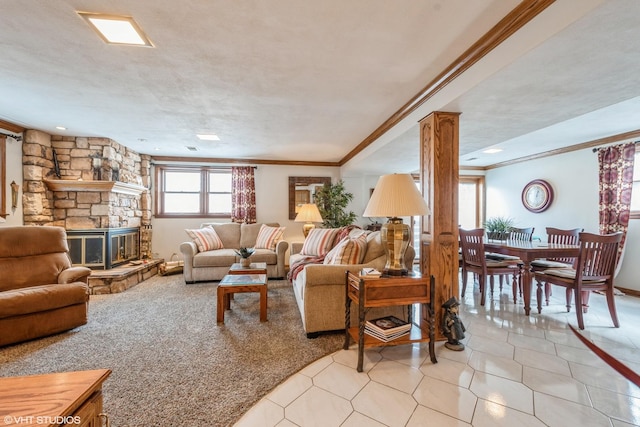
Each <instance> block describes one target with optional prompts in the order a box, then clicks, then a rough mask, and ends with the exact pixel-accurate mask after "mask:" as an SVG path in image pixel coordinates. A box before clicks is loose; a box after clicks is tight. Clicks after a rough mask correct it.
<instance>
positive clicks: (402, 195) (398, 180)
mask: <svg viewBox="0 0 640 427" xmlns="http://www.w3.org/2000/svg"><path fill="white" fill-rule="evenodd" d="M428 214H429V207H428V206H427V203H426V202H425V200H424V198H423V197H422V194H420V191H418V188H417V187H416V184H415V182H414V181H413V178H412V177H411V175H410V174H391V175H382V176H381V177H380V178H379V179H378V183H377V184H376V187H375V189H374V190H373V194H372V195H371V198H370V199H369V203H368V204H367V207H366V209H365V210H364V213H363V214H362V216H364V217H384V216H386V217H388V218H389V222H387V223H386V224H383V225H382V228H381V230H380V238H381V239H382V245H383V246H384V247H385V250H386V252H387V263H386V265H385V267H384V271H383V273H384V274H387V275H390V276H404V275H407V274H408V272H409V269H408V268H407V267H406V266H405V264H404V254H405V252H406V250H407V246H409V242H410V241H411V232H410V229H409V226H408V225H407V224H404V223H403V222H402V218H400V217H406V216H416V215H420V216H422V215H428Z"/></svg>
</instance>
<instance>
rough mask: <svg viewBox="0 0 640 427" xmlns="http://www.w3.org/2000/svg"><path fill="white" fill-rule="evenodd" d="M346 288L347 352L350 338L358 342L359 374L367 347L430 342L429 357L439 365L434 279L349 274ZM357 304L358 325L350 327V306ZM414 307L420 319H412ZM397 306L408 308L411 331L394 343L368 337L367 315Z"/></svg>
mask: <svg viewBox="0 0 640 427" xmlns="http://www.w3.org/2000/svg"><path fill="white" fill-rule="evenodd" d="M345 276H346V279H345V280H346V286H345V293H346V298H345V339H344V347H343V348H344V349H345V350H347V349H348V348H349V344H350V341H351V339H352V338H353V340H354V341H357V343H358V367H357V369H358V372H362V364H363V360H364V349H365V348H368V347H379V346H392V345H401V344H411V343H416V342H427V341H428V342H429V356H430V358H431V362H432V363H438V360H437V359H436V353H435V325H434V323H435V314H434V311H433V302H434V301H435V279H434V277H433V276H431V277H430V279H429V280H427V278H425V277H422V276H421V275H419V274H415V275H413V276H401V277H380V278H368V277H361V276H358V275H356V274H353V273H351V272H350V271H347V272H346V275H345ZM352 302H354V303H356V305H357V310H358V326H357V327H353V328H352V327H351V325H350V320H351V303H352ZM413 304H420V316H419V319H415V320H414V319H413ZM394 305H406V306H407V318H408V321H409V323H411V324H412V326H411V332H410V333H409V334H408V335H404V336H401V337H399V338H396V339H394V340H392V341H386V342H385V341H382V340H379V339H377V338H375V337H373V336H370V335H368V334H365V332H364V330H365V315H366V313H367V311H369V309H370V308H372V307H387V306H394Z"/></svg>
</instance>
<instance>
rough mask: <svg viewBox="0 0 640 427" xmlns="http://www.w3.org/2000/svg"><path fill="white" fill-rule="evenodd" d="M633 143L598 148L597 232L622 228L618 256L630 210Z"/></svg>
mask: <svg viewBox="0 0 640 427" xmlns="http://www.w3.org/2000/svg"><path fill="white" fill-rule="evenodd" d="M635 153H636V144H635V143H634V142H629V143H626V144H620V145H615V146H611V147H605V148H601V149H599V150H598V163H599V164H600V234H610V233H615V232H617V231H622V233H623V235H622V242H621V243H620V247H619V249H618V251H619V252H618V259H619V258H620V254H621V253H622V249H623V247H624V241H625V239H626V237H627V228H628V226H629V213H630V211H631V190H632V189H633V162H634V158H635Z"/></svg>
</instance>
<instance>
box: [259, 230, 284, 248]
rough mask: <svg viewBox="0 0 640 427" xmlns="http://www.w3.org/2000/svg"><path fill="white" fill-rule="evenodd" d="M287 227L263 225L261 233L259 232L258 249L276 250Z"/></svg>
mask: <svg viewBox="0 0 640 427" xmlns="http://www.w3.org/2000/svg"><path fill="white" fill-rule="evenodd" d="M284 229H285V227H269V226H268V225H265V224H262V226H261V227H260V231H258V237H256V245H255V248H256V249H271V250H274V249H275V248H276V245H277V244H278V242H279V241H280V240H282V235H283V234H284Z"/></svg>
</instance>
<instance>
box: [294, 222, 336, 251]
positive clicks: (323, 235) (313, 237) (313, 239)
mask: <svg viewBox="0 0 640 427" xmlns="http://www.w3.org/2000/svg"><path fill="white" fill-rule="evenodd" d="M338 231H339V229H338V228H312V229H311V231H309V234H308V235H307V238H306V239H304V244H303V245H302V249H301V250H300V255H311V256H324V255H326V254H327V252H329V250H330V249H331V248H332V247H333V241H334V240H335V238H336V234H338Z"/></svg>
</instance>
